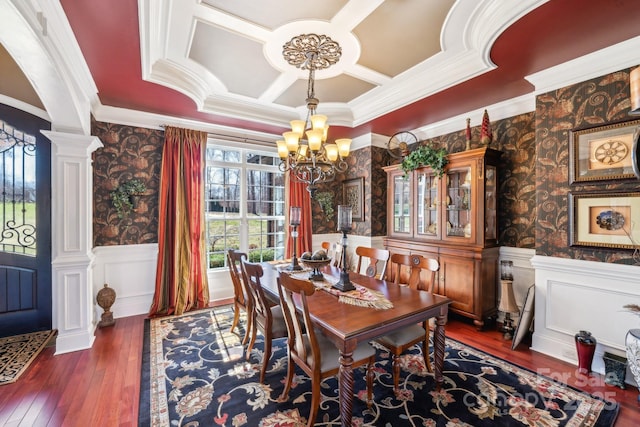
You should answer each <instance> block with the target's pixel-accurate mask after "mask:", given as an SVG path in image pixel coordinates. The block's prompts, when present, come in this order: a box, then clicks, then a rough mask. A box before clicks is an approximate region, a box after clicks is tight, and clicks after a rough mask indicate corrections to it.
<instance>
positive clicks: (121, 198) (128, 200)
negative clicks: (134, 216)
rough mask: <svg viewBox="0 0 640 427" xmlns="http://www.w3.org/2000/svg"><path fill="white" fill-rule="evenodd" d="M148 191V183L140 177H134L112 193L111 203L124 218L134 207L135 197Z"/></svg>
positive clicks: (120, 216)
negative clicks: (145, 183)
mask: <svg viewBox="0 0 640 427" xmlns="http://www.w3.org/2000/svg"><path fill="white" fill-rule="evenodd" d="M145 191H147V187H146V185H144V183H143V182H142V181H140V180H139V179H132V180H129V181H127V182H125V183H124V184H120V185H119V186H118V188H116V189H115V190H113V191H112V192H111V194H110V196H111V203H112V204H113V207H114V208H115V209H116V212H117V213H118V218H123V217H124V216H125V215H126V214H128V213H129V212H131V210H132V209H133V208H134V202H133V197H134V196H139V195H140V194H142V193H144V192H145Z"/></svg>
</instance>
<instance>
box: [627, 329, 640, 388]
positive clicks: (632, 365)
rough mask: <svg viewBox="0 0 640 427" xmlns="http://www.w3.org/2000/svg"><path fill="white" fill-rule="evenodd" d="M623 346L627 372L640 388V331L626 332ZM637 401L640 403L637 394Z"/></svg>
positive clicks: (631, 330)
mask: <svg viewBox="0 0 640 427" xmlns="http://www.w3.org/2000/svg"><path fill="white" fill-rule="evenodd" d="M625 345H626V347H627V363H628V364H629V370H630V371H631V374H632V375H633V379H634V380H636V384H637V385H638V387H639V388H640V329H630V330H629V332H627V336H626V338H625ZM638 400H639V401H640V394H638Z"/></svg>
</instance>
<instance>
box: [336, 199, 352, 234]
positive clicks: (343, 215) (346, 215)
mask: <svg viewBox="0 0 640 427" xmlns="http://www.w3.org/2000/svg"><path fill="white" fill-rule="evenodd" d="M351 228H352V216H351V206H348V205H338V230H339V231H349V230H351Z"/></svg>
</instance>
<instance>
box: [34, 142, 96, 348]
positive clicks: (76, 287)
mask: <svg viewBox="0 0 640 427" xmlns="http://www.w3.org/2000/svg"><path fill="white" fill-rule="evenodd" d="M42 133H43V134H44V135H45V136H46V137H47V138H49V139H50V140H51V142H52V147H51V228H52V236H51V237H52V248H51V249H52V263H51V268H52V271H51V273H52V274H51V277H52V291H51V294H52V304H53V311H52V313H53V314H52V315H53V319H52V320H53V327H54V328H55V329H57V330H58V338H57V340H56V354H61V353H68V352H71V351H76V350H82V349H86V348H89V347H91V345H92V344H93V340H94V335H93V333H94V330H95V323H94V318H93V317H94V316H93V315H94V310H93V307H94V304H93V299H94V296H93V279H92V269H93V258H94V256H93V252H92V250H91V248H92V246H93V242H92V239H93V173H92V165H91V153H93V152H94V151H95V150H97V149H98V148H100V147H102V143H101V142H100V140H99V139H98V138H97V137H95V136H87V135H79V134H71V133H63V132H54V131H43V132H42Z"/></svg>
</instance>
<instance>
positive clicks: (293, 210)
mask: <svg viewBox="0 0 640 427" xmlns="http://www.w3.org/2000/svg"><path fill="white" fill-rule="evenodd" d="M301 216H302V208H301V207H299V206H291V207H290V208H289V225H290V226H291V238H292V239H293V255H292V256H291V265H290V266H288V267H287V268H286V270H287V271H300V270H302V267H301V266H300V264H298V253H297V241H298V227H299V226H300V218H301Z"/></svg>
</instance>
